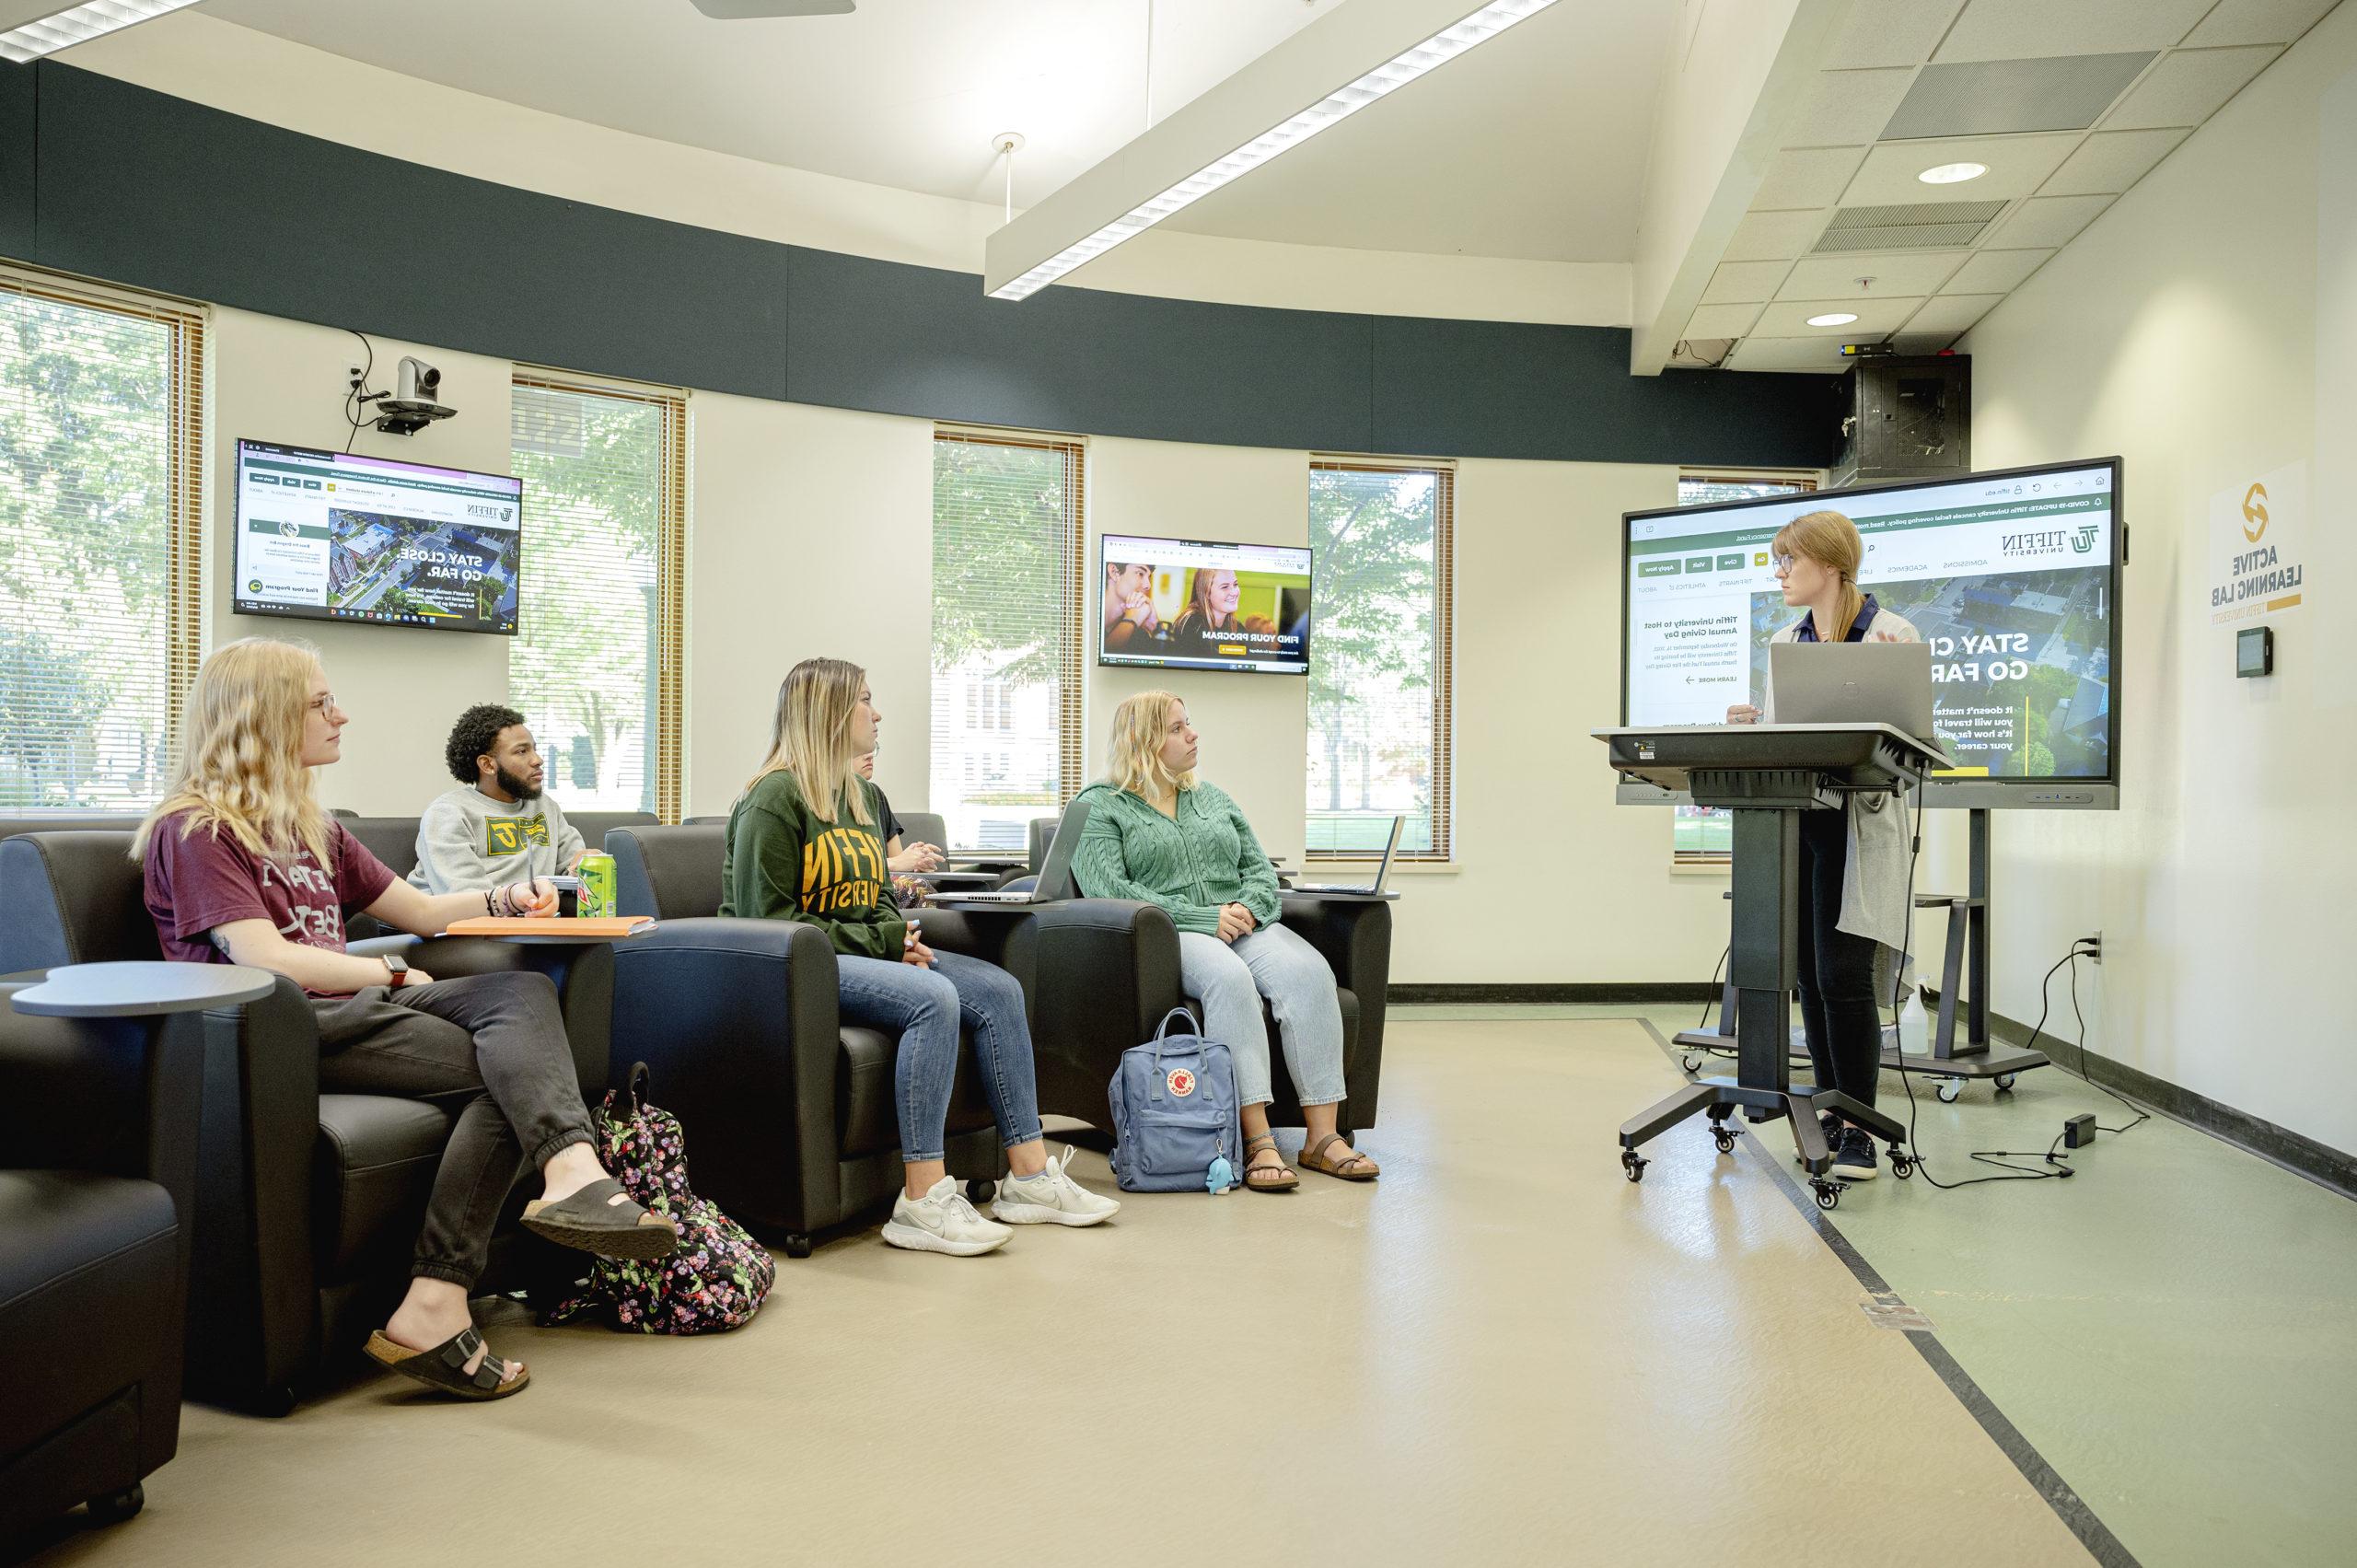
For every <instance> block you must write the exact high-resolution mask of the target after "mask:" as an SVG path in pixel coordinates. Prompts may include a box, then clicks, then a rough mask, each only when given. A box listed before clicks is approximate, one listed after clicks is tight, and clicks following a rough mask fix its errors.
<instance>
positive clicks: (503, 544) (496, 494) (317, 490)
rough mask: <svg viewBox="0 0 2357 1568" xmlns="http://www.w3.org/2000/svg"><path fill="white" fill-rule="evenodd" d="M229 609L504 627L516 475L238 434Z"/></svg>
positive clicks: (520, 502)
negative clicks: (363, 455) (367, 455)
mask: <svg viewBox="0 0 2357 1568" xmlns="http://www.w3.org/2000/svg"><path fill="white" fill-rule="evenodd" d="M237 498H238V499H237V506H238V559H237V569H238V577H237V594H236V596H235V597H236V603H237V610H238V614H240V615H291V616H296V617H299V618H301V619H304V620H308V621H367V622H370V623H371V624H374V625H381V626H424V627H430V628H436V629H439V630H442V631H446V632H490V633H499V634H501V635H505V636H514V635H515V633H516V586H517V570H518V567H519V565H520V552H521V549H522V543H523V537H524V534H523V525H524V482H523V481H522V480H520V479H510V478H508V477H507V476H506V475H505V474H489V473H468V472H466V471H465V470H460V469H437V468H428V467H426V466H425V465H424V463H402V462H394V461H391V460H390V459H384V458H357V457H354V456H352V455H351V454H349V453H345V452H327V451H318V450H315V449H313V448H311V447H282V446H277V445H274V444H273V443H271V442H267V441H240V442H238V478H237Z"/></svg>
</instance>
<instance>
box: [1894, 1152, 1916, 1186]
mask: <svg viewBox="0 0 2357 1568" xmlns="http://www.w3.org/2000/svg"><path fill="white" fill-rule="evenodd" d="M1890 1174H1891V1175H1893V1176H1895V1177H1897V1178H1898V1179H1899V1180H1901V1181H1904V1180H1906V1179H1908V1178H1909V1177H1910V1176H1912V1175H1914V1174H1915V1162H1914V1161H1913V1160H1911V1159H1909V1158H1908V1157H1907V1156H1905V1155H1902V1154H1900V1153H1899V1152H1898V1150H1897V1149H1893V1150H1891V1151H1890Z"/></svg>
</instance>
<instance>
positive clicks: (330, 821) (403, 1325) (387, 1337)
mask: <svg viewBox="0 0 2357 1568" xmlns="http://www.w3.org/2000/svg"><path fill="white" fill-rule="evenodd" d="M349 722H350V720H349V719H348V718H346V716H345V714H344V712H343V709H342V708H341V707H339V706H337V704H336V700H335V697H334V695H333V694H332V693H331V691H329V690H328V679H327V674H326V672H325V671H324V670H323V669H322V668H320V666H319V652H318V650H317V649H315V648H313V647H312V646H310V645H308V644H306V643H281V642H275V641H273V640H271V639H268V638H263V637H249V638H246V639H245V640H243V641H241V642H236V643H231V644H229V645H227V646H226V647H223V648H219V649H216V650H215V652H214V654H213V656H212V657H210V658H208V659H206V660H205V661H204V664H203V667H202V668H199V669H198V670H197V672H196V681H195V684H194V685H193V686H192V687H191V688H190V691H189V694H188V703H187V706H186V708H185V710H184V713H183V716H182V719H181V724H182V726H183V733H182V758H181V761H180V767H179V771H178V772H177V773H176V775H175V776H174V778H173V780H172V784H171V787H170V788H169V789H168V791H166V793H165V796H164V799H163V801H162V803H161V804H159V805H158V806H157V807H156V808H155V809H154V810H153V811H151V812H149V813H148V814H147V819H146V821H145V822H144V823H142V824H141V826H140V829H139V835H138V837H137V838H136V839H135V840H134V842H133V844H132V851H131V854H132V858H133V859H134V860H136V861H139V862H140V863H141V864H142V865H143V867H144V869H145V889H146V905H147V912H148V915H149V917H150V918H151V919H153V920H154V921H155V923H156V935H157V940H158V942H159V943H160V944H161V945H162V947H163V949H164V956H165V957H166V958H171V959H174V960H177V961H179V962H182V963H199V964H203V963H236V964H245V965H249V966H250V967H252V968H254V969H260V970H270V971H271V972H272V973H273V974H282V975H284V976H286V977H287V978H288V979H289V980H292V981H295V983H296V984H297V985H299V986H301V987H302V988H303V990H304V992H305V993H306V994H307V995H308V997H309V998H310V1003H311V1007H312V1010H313V1012H314V1013H315V1014H316V1015H317V1017H318V1023H319V1088H320V1090H321V1091H322V1092H323V1093H327V1094H344V1095H389V1096H393V1097H397V1098H402V1099H414V1100H421V1101H424V1103H425V1104H427V1105H429V1106H432V1107H434V1108H435V1109H436V1110H439V1111H441V1112H442V1113H443V1114H444V1115H445V1116H447V1117H448V1118H449V1119H450V1121H451V1124H452V1130H451V1132H450V1138H449V1142H448V1143H447V1144H444V1145H443V1149H442V1160H441V1165H440V1167H439V1168H438V1169H437V1170H436V1171H435V1177H434V1190H433V1193H432V1196H431V1197H430V1198H429V1199H428V1200H427V1202H426V1209H425V1228H424V1232H423V1233H422V1234H421V1235H420V1236H419V1237H418V1241H417V1249H416V1251H415V1254H414V1256H413V1260H412V1263H411V1265H410V1283H409V1293H408V1295H406V1296H404V1297H403V1298H402V1300H401V1305H400V1306H399V1307H395V1308H394V1310H393V1314H392V1317H391V1318H389V1319H388V1320H387V1322H386V1324H385V1327H384V1328H383V1329H381V1330H377V1332H376V1333H373V1334H371V1335H370V1336H369V1338H368V1345H367V1352H368V1354H369V1355H370V1356H371V1357H373V1358H374V1359H376V1360H377V1361H379V1362H381V1363H383V1364H384V1365H388V1366H389V1367H391V1368H392V1369H393V1370H394V1371H396V1372H399V1373H401V1374H403V1375H404V1376H409V1377H413V1378H415V1379H416V1380H417V1381H419V1382H421V1383H424V1384H425V1385H426V1386H428V1387H429V1388H435V1389H437V1390H439V1391H441V1392H444V1393H447V1394H452V1395H456V1396H458V1397H459V1398H461V1399H468V1400H495V1399H504V1398H505V1397H506V1396H507V1395H510V1394H515V1393H519V1392H521V1391H522V1390H523V1388H524V1386H525V1384H526V1383H527V1382H528V1381H529V1378H528V1376H527V1374H526V1372H525V1369H524V1364H523V1363H522V1362H520V1361H504V1360H502V1359H501V1358H499V1357H497V1356H494V1355H493V1354H491V1353H490V1352H489V1351H488V1350H487V1349H486V1348H485V1347H484V1345H483V1343H482V1337H481V1336H480V1335H478V1334H477V1333H476V1332H475V1330H474V1326H473V1321H472V1319H471V1318H470V1315H469V1311H468V1307H467V1299H468V1295H469V1291H470V1286H472V1284H473V1283H474V1282H475V1280H476V1278H477V1276H479V1275H480V1274H481V1273H482V1270H483V1266H484V1263H485V1262H486V1261H487V1260H488V1257H489V1253H490V1248H491V1238H492V1232H493V1227H494V1226H495V1225H497V1223H498V1220H499V1211H500V1207H501V1205H502V1204H503V1203H505V1201H506V1198H507V1192H508V1189H509V1188H510V1187H512V1186H513V1185H514V1184H515V1180H516V1176H517V1156H518V1155H519V1154H520V1155H521V1156H523V1158H525V1159H526V1160H528V1161H529V1162H530V1164H531V1165H532V1166H533V1167H535V1168H537V1169H538V1170H539V1171H540V1179H541V1182H542V1188H541V1194H540V1197H539V1198H538V1199H536V1200H534V1201H533V1202H528V1203H527V1204H525V1205H524V1224H525V1225H526V1226H528V1228H530V1229H531V1230H533V1231H535V1232H537V1233H538V1234H540V1235H541V1236H543V1237H547V1238H548V1239H550V1240H552V1241H554V1242H558V1243H560V1244H561V1245H563V1246H566V1247H575V1248H579V1249H583V1250H585V1251H589V1252H596V1253H600V1254H603V1255H605V1256H607V1257H612V1258H641V1259H648V1258H659V1257H663V1256H666V1255H668V1254H669V1253H671V1252H673V1251H675V1250H677V1249H678V1246H679V1237H678V1233H677V1232H675V1231H674V1230H673V1229H672V1228H671V1225H670V1223H669V1222H668V1221H667V1220H665V1219H664V1218H663V1217H662V1216H660V1215H658V1214H649V1213H648V1212H647V1211H646V1210H644V1209H643V1208H641V1207H640V1206H639V1205H638V1204H637V1203H635V1202H633V1201H632V1200H631V1199H630V1198H629V1196H628V1195H627V1194H625V1193H624V1192H623V1191H622V1190H621V1185H620V1184H619V1183H617V1182H616V1181H615V1180H614V1179H612V1178H610V1177H609V1176H608V1175H607V1174H606V1172H605V1171H604V1169H603V1168H602V1167H600V1166H599V1165H598V1155H597V1148H596V1144H595V1142H594V1133H593V1131H592V1128H591V1124H590V1120H589V1109H588V1107H587V1106H586V1105H585V1104H584V1103H583V1102H582V1098H581V1085H580V1079H579V1076H578V1074H577V1073H576V1071H575V1067H574V1063H573V1049H572V1047H571V1046H570V1045H569V1044H568V1043H567V1041H566V1040H565V1033H564V1019H563V1016H562V1015H561V1014H560V1013H559V1012H558V1011H557V998H556V988H555V987H554V986H552V985H551V984H550V983H549V979H548V977H547V976H546V975H542V974H533V973H527V972H522V971H510V972H505V973H498V974H479V975H467V976H463V977H461V978H459V979H457V980H442V981H437V980H435V978H434V977H433V976H432V975H429V974H427V973H425V972H424V970H418V969H412V968H411V967H409V966H408V965H407V964H406V963H404V962H403V961H402V960H401V958H397V957H391V958H363V957H360V956H358V955H356V954H353V953H348V952H346V951H345V950H344V936H343V919H344V915H345V913H346V912H348V911H351V910H365V911H366V912H367V913H369V914H371V915H373V916H375V917H376V918H377V919H378V920H381V921H383V922H384V923H386V924H388V925H391V926H396V927H398V928H400V929H401V930H403V931H409V932H414V933H416V934H418V935H429V934H431V933H434V932H437V931H440V930H442V929H444V928H445V927H446V926H447V925H448V924H449V923H451V922H452V921H454V920H463V919H465V918H466V917H467V916H469V915H477V914H489V913H494V912H496V913H502V914H517V913H545V912H552V911H553V910H554V908H555V904H556V895H555V893H554V892H553V891H552V889H549V888H548V887H547V886H546V885H545V884H531V883H517V884H516V885H515V886H513V887H505V888H497V889H487V890H480V891H470V892H459V893H447V894H443V895H440V896H438V897H431V898H429V897H428V896H427V895H425V894H424V893H421V892H419V891H418V890H417V889H414V888H412V887H411V886H410V885H409V884H408V883H406V882H403V881H401V879H400V878H399V877H395V876H394V875H393V874H392V872H391V871H390V870H389V868H388V867H387V866H386V865H385V863H384V862H383V861H380V860H378V859H377V857H376V856H375V855H373V854H369V853H368V851H367V848H366V846H365V845H363V844H362V843H361V842H360V841H359V840H357V839H355V838H354V837H353V836H352V834H351V833H350V832H349V831H347V830H345V828H344V826H343V823H341V822H339V821H337V820H336V819H334V818H332V817H331V816H329V815H328V814H327V812H326V811H325V810H323V809H322V808H321V807H320V806H319V800H318V797H317V796H315V795H314V794H313V790H312V777H313V774H312V770H313V769H317V768H323V767H326V766H328V765H329V764H331V763H332V762H334V761H336V759H337V758H338V757H339V756H341V755H342V747H343V727H344V726H345V725H346V724H348V723H349Z"/></svg>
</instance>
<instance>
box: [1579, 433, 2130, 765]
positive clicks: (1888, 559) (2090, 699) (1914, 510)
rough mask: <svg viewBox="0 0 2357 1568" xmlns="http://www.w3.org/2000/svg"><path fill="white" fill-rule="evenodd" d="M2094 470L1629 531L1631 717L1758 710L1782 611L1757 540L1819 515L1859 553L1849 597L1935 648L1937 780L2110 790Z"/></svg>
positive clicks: (2106, 527)
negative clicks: (1889, 615)
mask: <svg viewBox="0 0 2357 1568" xmlns="http://www.w3.org/2000/svg"><path fill="white" fill-rule="evenodd" d="M2114 496H2115V481H2114V477H2113V469H2112V465H2111V464H2110V463H2108V462H2103V463H2090V464H2086V465H2084V466H2079V467H2072V468H2058V469H2052V470H2038V471H2037V472H2032V473H2022V474H2013V473H2008V474H2003V475H1996V474H1990V475H1983V476H1980V477H1978V478H1972V479H1964V480H1956V481H1952V482H1941V483H1937V484H1922V485H1907V486H1902V487H1892V488H1887V489H1877V490H1870V491H1864V492H1853V491H1831V492H1821V493H1817V494H1806V495H1799V496H1795V497H1794V498H1793V499H1792V500H1790V501H1783V500H1779V501H1777V502H1774V503H1772V504H1770V505H1757V504H1755V505H1739V506H1695V507H1689V508H1684V509H1681V510H1679V511H1677V512H1657V513H1653V514H1632V515H1631V516H1630V517H1629V518H1628V519H1627V525H1626V526H1627V529H1628V535H1627V547H1628V554H1627V560H1628V573H1629V576H1628V606H1629V613H1628V622H1627V628H1626V635H1627V648H1626V658H1627V663H1626V666H1625V668H1626V669H1627V677H1626V679H1627V699H1628V722H1629V723H1630V724H1631V725H1687V724H1720V723H1724V721H1725V718H1726V710H1727V708H1728V707H1729V706H1730V705H1731V704H1733V703H1751V704H1753V705H1754V706H1764V705H1765V702H1766V695H1767V690H1768V644H1769V640H1770V639H1771V637H1773V636H1774V635H1775V633H1777V632H1779V631H1781V630H1782V629H1783V628H1784V627H1785V626H1786V625H1788V624H1790V623H1791V622H1792V621H1795V620H1797V619H1798V618H1799V617H1800V616H1801V615H1803V614H1805V610H1801V609H1799V608H1797V607H1787V606H1786V605H1785V603H1784V598H1783V594H1782V590H1781V588H1780V587H1779V586H1778V584H1777V580H1776V575H1775V569H1774V565H1773V563H1772V562H1771V559H1770V552H1769V542H1770V541H1771V540H1773V539H1774V538H1775V537H1776V531H1777V530H1778V529H1779V528H1782V527H1783V526H1784V524H1785V523H1787V522H1789V521H1791V520H1792V519H1793V518H1794V517H1799V516H1801V515H1802V514H1804V513H1806V512H1814V511H1817V510H1818V509H1820V508H1829V509H1831V510H1834V511H1838V512H1840V513H1842V514H1843V515H1844V516H1846V517H1849V518H1850V520H1851V521H1852V522H1854V523H1856V524H1857V525H1858V532H1859V534H1860V535H1861V536H1862V538H1863V540H1864V544H1865V560H1864V566H1863V568H1862V569H1861V571H1860V572H1859V575H1858V584H1859V587H1862V588H1864V590H1865V591H1866V592H1867V593H1869V594H1871V595H1873V596H1874V598H1875V603H1876V604H1877V605H1879V606H1881V607H1882V608H1884V609H1887V610H1896V611H1898V613H1899V614H1900V615H1903V616H1905V617H1906V618H1907V619H1908V620H1909V621H1912V622H1913V623H1914V625H1915V628H1916V630H1917V631H1919V632H1921V633H1922V634H1923V640H1924V641H1925V642H1926V643H1928V644H1930V645H1931V649H1932V682H1933V685H1932V694H1933V728H1934V729H1936V730H1937V731H1938V737H1939V739H1940V740H1941V742H1942V743H1943V746H1944V749H1945V750H1946V751H1947V752H1948V754H1949V755H1950V756H1951V757H1953V758H1955V759H1956V763H1957V766H1956V769H1955V771H1954V772H1946V773H1943V774H1940V775H1937V776H1940V777H1947V778H2026V779H2107V778H2109V777H2111V767H2112V757H2111V745H2112V703H2111V679H2112V670H2111V645H2112V626H2111V617H2112V612H2113V609H2112V591H2113V575H2112V563H2113V559H2114V552H2115V551H2116V550H2117V548H2118V544H2117V539H2116V530H2115V528H2114V523H2115V521H2116V514H2115V511H2114Z"/></svg>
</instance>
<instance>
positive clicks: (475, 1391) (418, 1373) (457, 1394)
mask: <svg viewBox="0 0 2357 1568" xmlns="http://www.w3.org/2000/svg"><path fill="white" fill-rule="evenodd" d="M366 1348H367V1352H368V1359H369V1360H371V1361H374V1362H379V1363H381V1364H383V1365H387V1366H389V1367H391V1368H392V1369H393V1370H394V1371H396V1372H398V1373H400V1374H401V1376H404V1377H414V1378H416V1379H417V1380H418V1381H419V1382H421V1383H423V1384H424V1385H425V1386H426V1387H427V1388H433V1389H436V1390H438V1391H440V1392H442V1393H445V1394H448V1395H450V1396H451V1397H452V1398H454V1399H460V1400H504V1399H505V1398H507V1397H508V1396H509V1395H510V1394H520V1393H522V1392H523V1391H524V1388H525V1386H526V1385H527V1384H528V1383H530V1382H531V1380H532V1375H531V1374H530V1373H529V1372H528V1371H526V1370H525V1369H524V1368H523V1367H522V1366H521V1365H514V1366H513V1367H512V1368H511V1365H510V1364H509V1363H507V1362H505V1361H502V1360H500V1359H499V1357H497V1356H495V1355H493V1354H491V1353H489V1352H485V1353H484V1354H483V1358H482V1361H481V1362H480V1363H478V1364H477V1365H476V1366H475V1369H474V1370H473V1371H472V1372H469V1371H468V1370H467V1363H468V1362H470V1361H472V1360H473V1359H474V1353H475V1352H477V1351H479V1350H482V1335H481V1334H478V1333H476V1332H475V1331H474V1330H473V1328H472V1327H468V1328H464V1329H461V1330H459V1331H458V1332H457V1333H455V1334H453V1335H451V1336H450V1337H449V1338H448V1339H447V1340H444V1341H443V1342H441V1343H440V1344H438V1345H435V1347H434V1348H433V1349H432V1350H412V1349H410V1348H409V1346H407V1345H404V1344H399V1343H396V1342H393V1341H391V1340H389V1339H387V1338H386V1337H385V1336H384V1334H383V1332H382V1331H381V1330H380V1331H378V1332H377V1333H373V1334H370V1335H369V1336H368V1344H367V1347H366Z"/></svg>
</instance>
